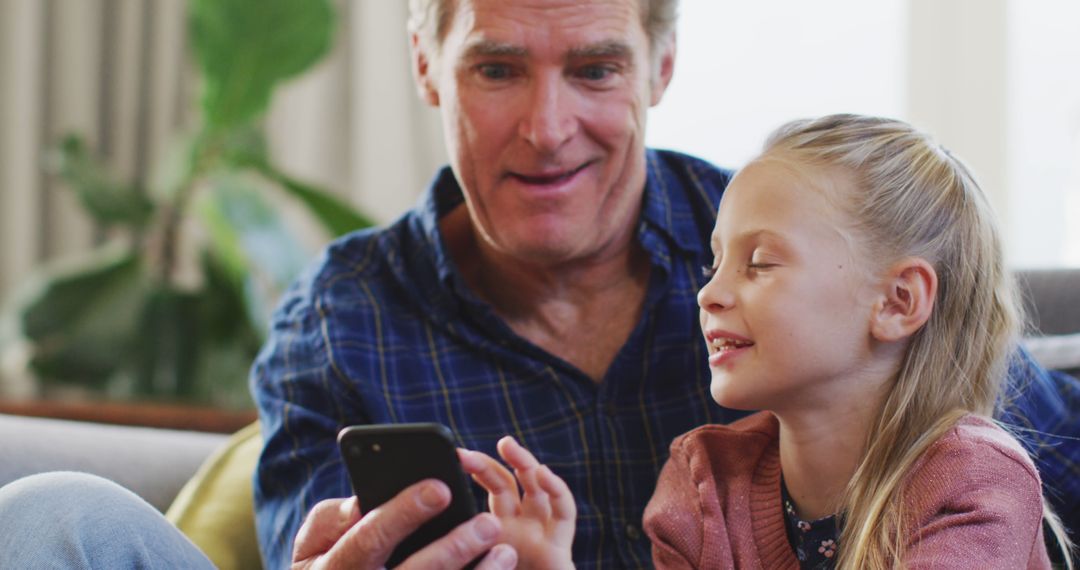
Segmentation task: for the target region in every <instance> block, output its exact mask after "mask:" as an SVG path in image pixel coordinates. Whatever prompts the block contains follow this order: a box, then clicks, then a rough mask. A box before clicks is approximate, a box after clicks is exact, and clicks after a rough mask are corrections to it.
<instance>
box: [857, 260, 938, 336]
mask: <svg viewBox="0 0 1080 570" xmlns="http://www.w3.org/2000/svg"><path fill="white" fill-rule="evenodd" d="M937 284H938V283H937V272H936V271H934V267H933V266H932V265H930V263H929V262H927V261H926V260H925V259H922V258H920V257H907V258H904V259H902V260H900V261H899V262H897V263H895V264H893V266H892V267H891V268H890V269H889V271H888V272H887V273H886V276H885V278H884V280H883V281H882V284H881V287H882V289H881V292H880V297H879V299H878V302H877V303H876V304H875V305H874V312H873V314H872V315H871V323H870V334H871V335H872V336H873V337H874V338H875V339H877V340H879V341H881V342H894V341H898V340H903V339H905V338H907V337H909V336H911V335H913V334H915V332H916V331H918V330H919V329H920V328H922V326H923V325H925V324H926V321H928V320H930V314H931V313H932V312H933V310H934V300H935V299H936V298H937Z"/></svg>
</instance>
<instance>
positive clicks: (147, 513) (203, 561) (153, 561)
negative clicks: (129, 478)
mask: <svg viewBox="0 0 1080 570" xmlns="http://www.w3.org/2000/svg"><path fill="white" fill-rule="evenodd" d="M0 568H20V569H22V568H49V569H61V568H65V569H66V568H71V569H80V570H89V569H102V570H113V569H117V568H124V569H127V568H145V569H172V568H176V569H184V570H198V569H201V568H207V569H212V568H214V565H213V564H212V563H211V562H210V560H209V559H208V558H207V557H206V556H204V555H203V553H202V552H200V551H199V549H198V548H196V547H195V545H194V544H192V543H191V542H190V541H189V540H188V539H187V538H186V537H185V536H184V535H183V533H181V532H180V531H179V530H178V529H177V528H176V527H175V526H173V525H172V524H170V523H169V522H168V521H167V520H165V517H164V516H162V514H161V513H160V512H158V510H157V509H155V508H154V507H152V506H150V504H149V503H147V502H146V501H144V500H142V499H141V498H139V497H138V496H137V495H135V494H134V493H132V492H131V491H128V490H127V489H124V488H123V487H121V486H119V485H117V484H115V483H113V482H111V481H108V480H106V479H103V478H101V477H97V476H94V475H89V474H87V473H74V472H62V471H61V472H53V473H43V474H39V475H32V476H29V477H25V478H23V479H19V480H16V481H13V482H11V483H9V484H7V485H5V486H4V487H2V488H0Z"/></svg>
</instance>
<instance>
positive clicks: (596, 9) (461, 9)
mask: <svg viewBox="0 0 1080 570" xmlns="http://www.w3.org/2000/svg"><path fill="white" fill-rule="evenodd" d="M443 42H444V46H443V47H444V48H447V47H449V46H448V45H446V44H451V43H453V44H457V43H458V42H460V43H463V44H465V45H466V46H472V45H475V44H489V45H504V46H506V49H514V50H518V51H523V52H527V51H528V50H529V49H535V46H539V45H549V46H552V47H554V48H559V49H564V50H581V49H585V48H586V47H588V46H593V45H602V44H607V45H614V44H620V43H621V44H623V45H625V46H626V48H624V49H628V48H630V47H633V48H635V49H642V50H648V41H647V36H646V31H645V28H644V26H643V24H642V21H641V16H640V13H639V5H638V2H637V0H593V1H590V2H580V1H574V0H460V2H459V4H458V6H457V7H456V9H455V10H454V13H453V14H452V16H451V18H450V22H449V24H448V26H447V30H446V37H445V38H444V40H443Z"/></svg>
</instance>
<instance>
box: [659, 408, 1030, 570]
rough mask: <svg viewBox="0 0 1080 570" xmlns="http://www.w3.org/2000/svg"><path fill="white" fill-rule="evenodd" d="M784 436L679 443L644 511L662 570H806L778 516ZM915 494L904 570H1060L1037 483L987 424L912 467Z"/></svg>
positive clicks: (737, 434)
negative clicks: (1055, 569) (1047, 542)
mask: <svg viewBox="0 0 1080 570" xmlns="http://www.w3.org/2000/svg"><path fill="white" fill-rule="evenodd" d="M778 437H779V423H778V422H777V420H776V417H775V416H773V415H772V414H770V413H768V412H760V413H757V414H754V415H752V416H750V417H747V418H744V419H742V420H740V421H738V422H735V423H733V424H731V425H728V426H721V425H707V426H703V427H700V428H698V429H695V430H693V431H691V432H688V433H686V434H684V435H682V436H680V437H679V438H677V439H676V440H675V442H674V443H672V444H671V457H670V459H668V462H667V464H666V465H665V466H664V469H663V471H662V472H661V473H660V480H659V482H658V483H657V487H656V492H655V494H654V495H653V497H652V500H651V501H650V502H649V505H648V507H646V509H645V531H646V533H648V535H649V538H650V539H652V544H653V560H654V562H655V563H656V565H657V567H658V568H710V569H711V568H768V569H773V568H795V569H797V568H798V567H799V563H798V561H797V560H796V559H795V554H794V552H793V551H792V548H791V546H790V544H789V543H788V540H787V535H786V533H785V530H784V515H783V511H782V509H781V506H780V455H779V447H778V444H777V442H778ZM906 489H907V497H908V499H907V506H906V510H907V512H908V513H910V516H911V517H913V518H912V519H910V520H912V521H913V522H914V524H913V525H911V527H910V528H911V529H912V530H911V532H910V535H909V536H908V538H907V541H906V543H907V545H908V550H907V552H905V553H904V563H905V565H906V567H908V568H979V569H980V570H988V569H991V568H1003V569H1004V568H1008V569H1016V568H1049V567H1050V561H1049V559H1048V557H1047V553H1046V548H1045V547H1044V545H1043V533H1042V495H1041V492H1042V491H1041V487H1040V483H1039V475H1038V473H1037V472H1036V471H1035V466H1034V465H1033V464H1032V462H1031V460H1030V459H1029V458H1028V456H1027V454H1026V453H1025V452H1024V450H1023V449H1022V448H1021V447H1020V445H1019V443H1017V442H1016V440H1014V439H1013V438H1012V437H1011V436H1010V435H1009V434H1008V433H1006V432H1005V431H1004V430H1002V429H1001V428H1000V427H998V426H996V425H994V424H993V423H992V422H990V421H989V420H986V419H983V418H981V417H978V416H972V415H969V416H966V417H964V418H962V419H961V420H960V421H959V422H958V423H957V425H956V426H955V427H953V428H952V429H951V430H949V431H948V432H946V434H945V435H943V436H942V437H941V438H940V439H939V440H938V441H937V442H935V443H934V444H933V445H932V446H931V447H930V449H928V450H927V452H926V454H925V455H924V456H923V457H922V458H921V459H920V460H919V461H918V462H917V463H916V464H915V465H914V466H913V468H912V472H911V475H910V476H909V477H908V479H907V481H906ZM839 547H840V549H843V548H844V545H843V544H841V545H839Z"/></svg>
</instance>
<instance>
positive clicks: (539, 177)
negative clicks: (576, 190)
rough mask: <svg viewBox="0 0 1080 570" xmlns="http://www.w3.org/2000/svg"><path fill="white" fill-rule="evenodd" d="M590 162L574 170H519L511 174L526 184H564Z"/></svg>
mask: <svg viewBox="0 0 1080 570" xmlns="http://www.w3.org/2000/svg"><path fill="white" fill-rule="evenodd" d="M590 164H592V163H591V162H586V163H584V164H582V165H581V166H578V167H577V168H575V169H573V170H559V171H552V172H543V173H533V174H522V173H519V172H511V173H510V176H511V177H513V178H514V179H516V180H518V181H520V182H523V183H525V184H530V185H535V186H552V185H557V184H562V183H563V182H566V181H568V180H570V179H571V178H573V177H574V176H576V175H577V173H579V172H581V171H582V170H585V169H586V168H587V167H588V166H589V165H590Z"/></svg>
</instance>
